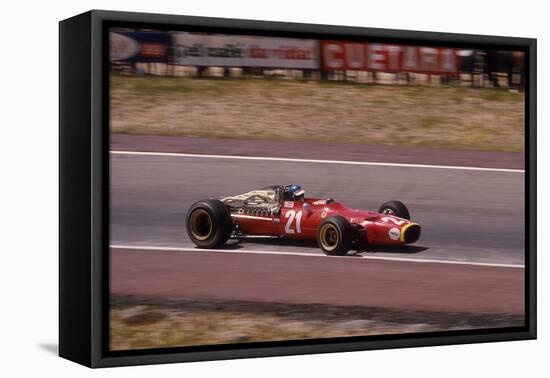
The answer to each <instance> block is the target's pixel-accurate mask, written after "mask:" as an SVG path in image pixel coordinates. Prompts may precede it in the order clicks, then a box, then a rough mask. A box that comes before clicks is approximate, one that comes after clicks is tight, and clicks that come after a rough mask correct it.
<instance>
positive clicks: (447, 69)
mask: <svg viewBox="0 0 550 378" xmlns="http://www.w3.org/2000/svg"><path fill="white" fill-rule="evenodd" d="M321 50H322V54H323V57H322V59H323V70H324V71H337V70H338V71H342V70H357V71H380V72H417V73H428V74H453V73H457V50H456V49H450V48H440V47H421V46H407V45H394V44H382V43H356V42H343V41H322V42H321Z"/></svg>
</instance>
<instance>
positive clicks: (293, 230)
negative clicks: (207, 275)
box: [186, 185, 421, 256]
mask: <svg viewBox="0 0 550 378" xmlns="http://www.w3.org/2000/svg"><path fill="white" fill-rule="evenodd" d="M410 219H411V217H410V214H409V210H408V209H407V207H406V206H405V205H404V204H403V203H402V202H400V201H389V202H386V203H384V204H382V205H381V206H380V208H379V209H378V211H368V210H357V209H351V208H348V207H346V206H344V205H343V204H342V203H340V202H337V201H335V200H334V199H332V198H325V199H323V198H306V197H305V192H304V190H303V189H302V187H301V186H299V185H273V186H268V187H265V188H263V189H259V190H252V191H250V192H247V193H243V194H239V195H235V196H229V197H222V198H219V199H207V200H203V201H198V202H195V203H194V204H192V205H191V207H190V208H189V210H188V212H187V223H186V228H187V234H188V235H189V238H190V239H191V241H192V242H193V243H194V244H195V245H196V246H198V247H199V248H217V247H220V246H222V245H223V244H224V243H225V242H226V241H227V240H228V239H253V238H271V239H283V238H284V239H296V240H312V241H317V243H318V245H319V247H320V248H321V250H322V251H323V252H324V253H325V254H327V255H337V256H342V255H345V254H347V253H348V251H349V250H350V249H355V250H359V249H360V247H361V246H364V245H366V244H373V245H404V244H410V243H414V242H416V241H417V240H418V238H419V237H420V231H421V228H420V225H419V224H417V223H414V222H412V221H411V220H410Z"/></svg>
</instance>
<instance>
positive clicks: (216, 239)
mask: <svg viewBox="0 0 550 378" xmlns="http://www.w3.org/2000/svg"><path fill="white" fill-rule="evenodd" d="M186 228H187V235H188V236H189V239H191V241H192V242H193V243H194V244H195V245H196V246H197V247H199V248H216V247H219V246H220V245H222V244H224V243H225V242H226V241H227V239H229V236H230V235H231V232H232V231H233V221H232V220H231V213H230V212H229V209H228V208H227V206H225V205H224V204H223V202H221V201H219V200H215V199H208V200H204V201H198V202H195V203H194V204H192V205H191V207H190V208H189V210H188V211H187V222H186Z"/></svg>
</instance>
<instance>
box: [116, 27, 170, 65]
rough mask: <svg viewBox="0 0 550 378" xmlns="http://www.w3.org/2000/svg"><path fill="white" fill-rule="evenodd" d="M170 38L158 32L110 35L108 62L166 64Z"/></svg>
mask: <svg viewBox="0 0 550 378" xmlns="http://www.w3.org/2000/svg"><path fill="white" fill-rule="evenodd" d="M170 42H171V37H170V35H169V34H167V33H159V32H119V33H110V60H111V61H119V62H135V63H143V62H154V63H167V62H168V57H169V46H170Z"/></svg>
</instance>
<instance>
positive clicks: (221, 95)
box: [111, 75, 525, 151]
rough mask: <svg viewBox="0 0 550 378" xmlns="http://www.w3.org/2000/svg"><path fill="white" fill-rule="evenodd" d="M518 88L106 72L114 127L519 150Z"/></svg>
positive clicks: (241, 136) (521, 105) (121, 130)
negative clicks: (131, 74)
mask: <svg viewBox="0 0 550 378" xmlns="http://www.w3.org/2000/svg"><path fill="white" fill-rule="evenodd" d="M524 101H525V98H524V94H523V93H514V92H509V91H507V90H502V89H487V88H469V87H454V86H438V87H426V86H401V85H378V84H353V83H338V82H320V83H319V82H302V81H293V80H277V79H219V78H218V79H215V78H209V79H208V78H205V79H196V78H168V77H155V76H143V77H134V76H121V75H112V76H111V128H112V131H113V132H114V133H127V134H144V135H185V136H203V137H215V138H236V139H260V140H261V139H272V140H300V141H328V142H332V141H334V142H339V143H361V144H382V145H403V146H422V147H432V148H458V149H476V150H494V151H523V148H524V146H523V140H524Z"/></svg>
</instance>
